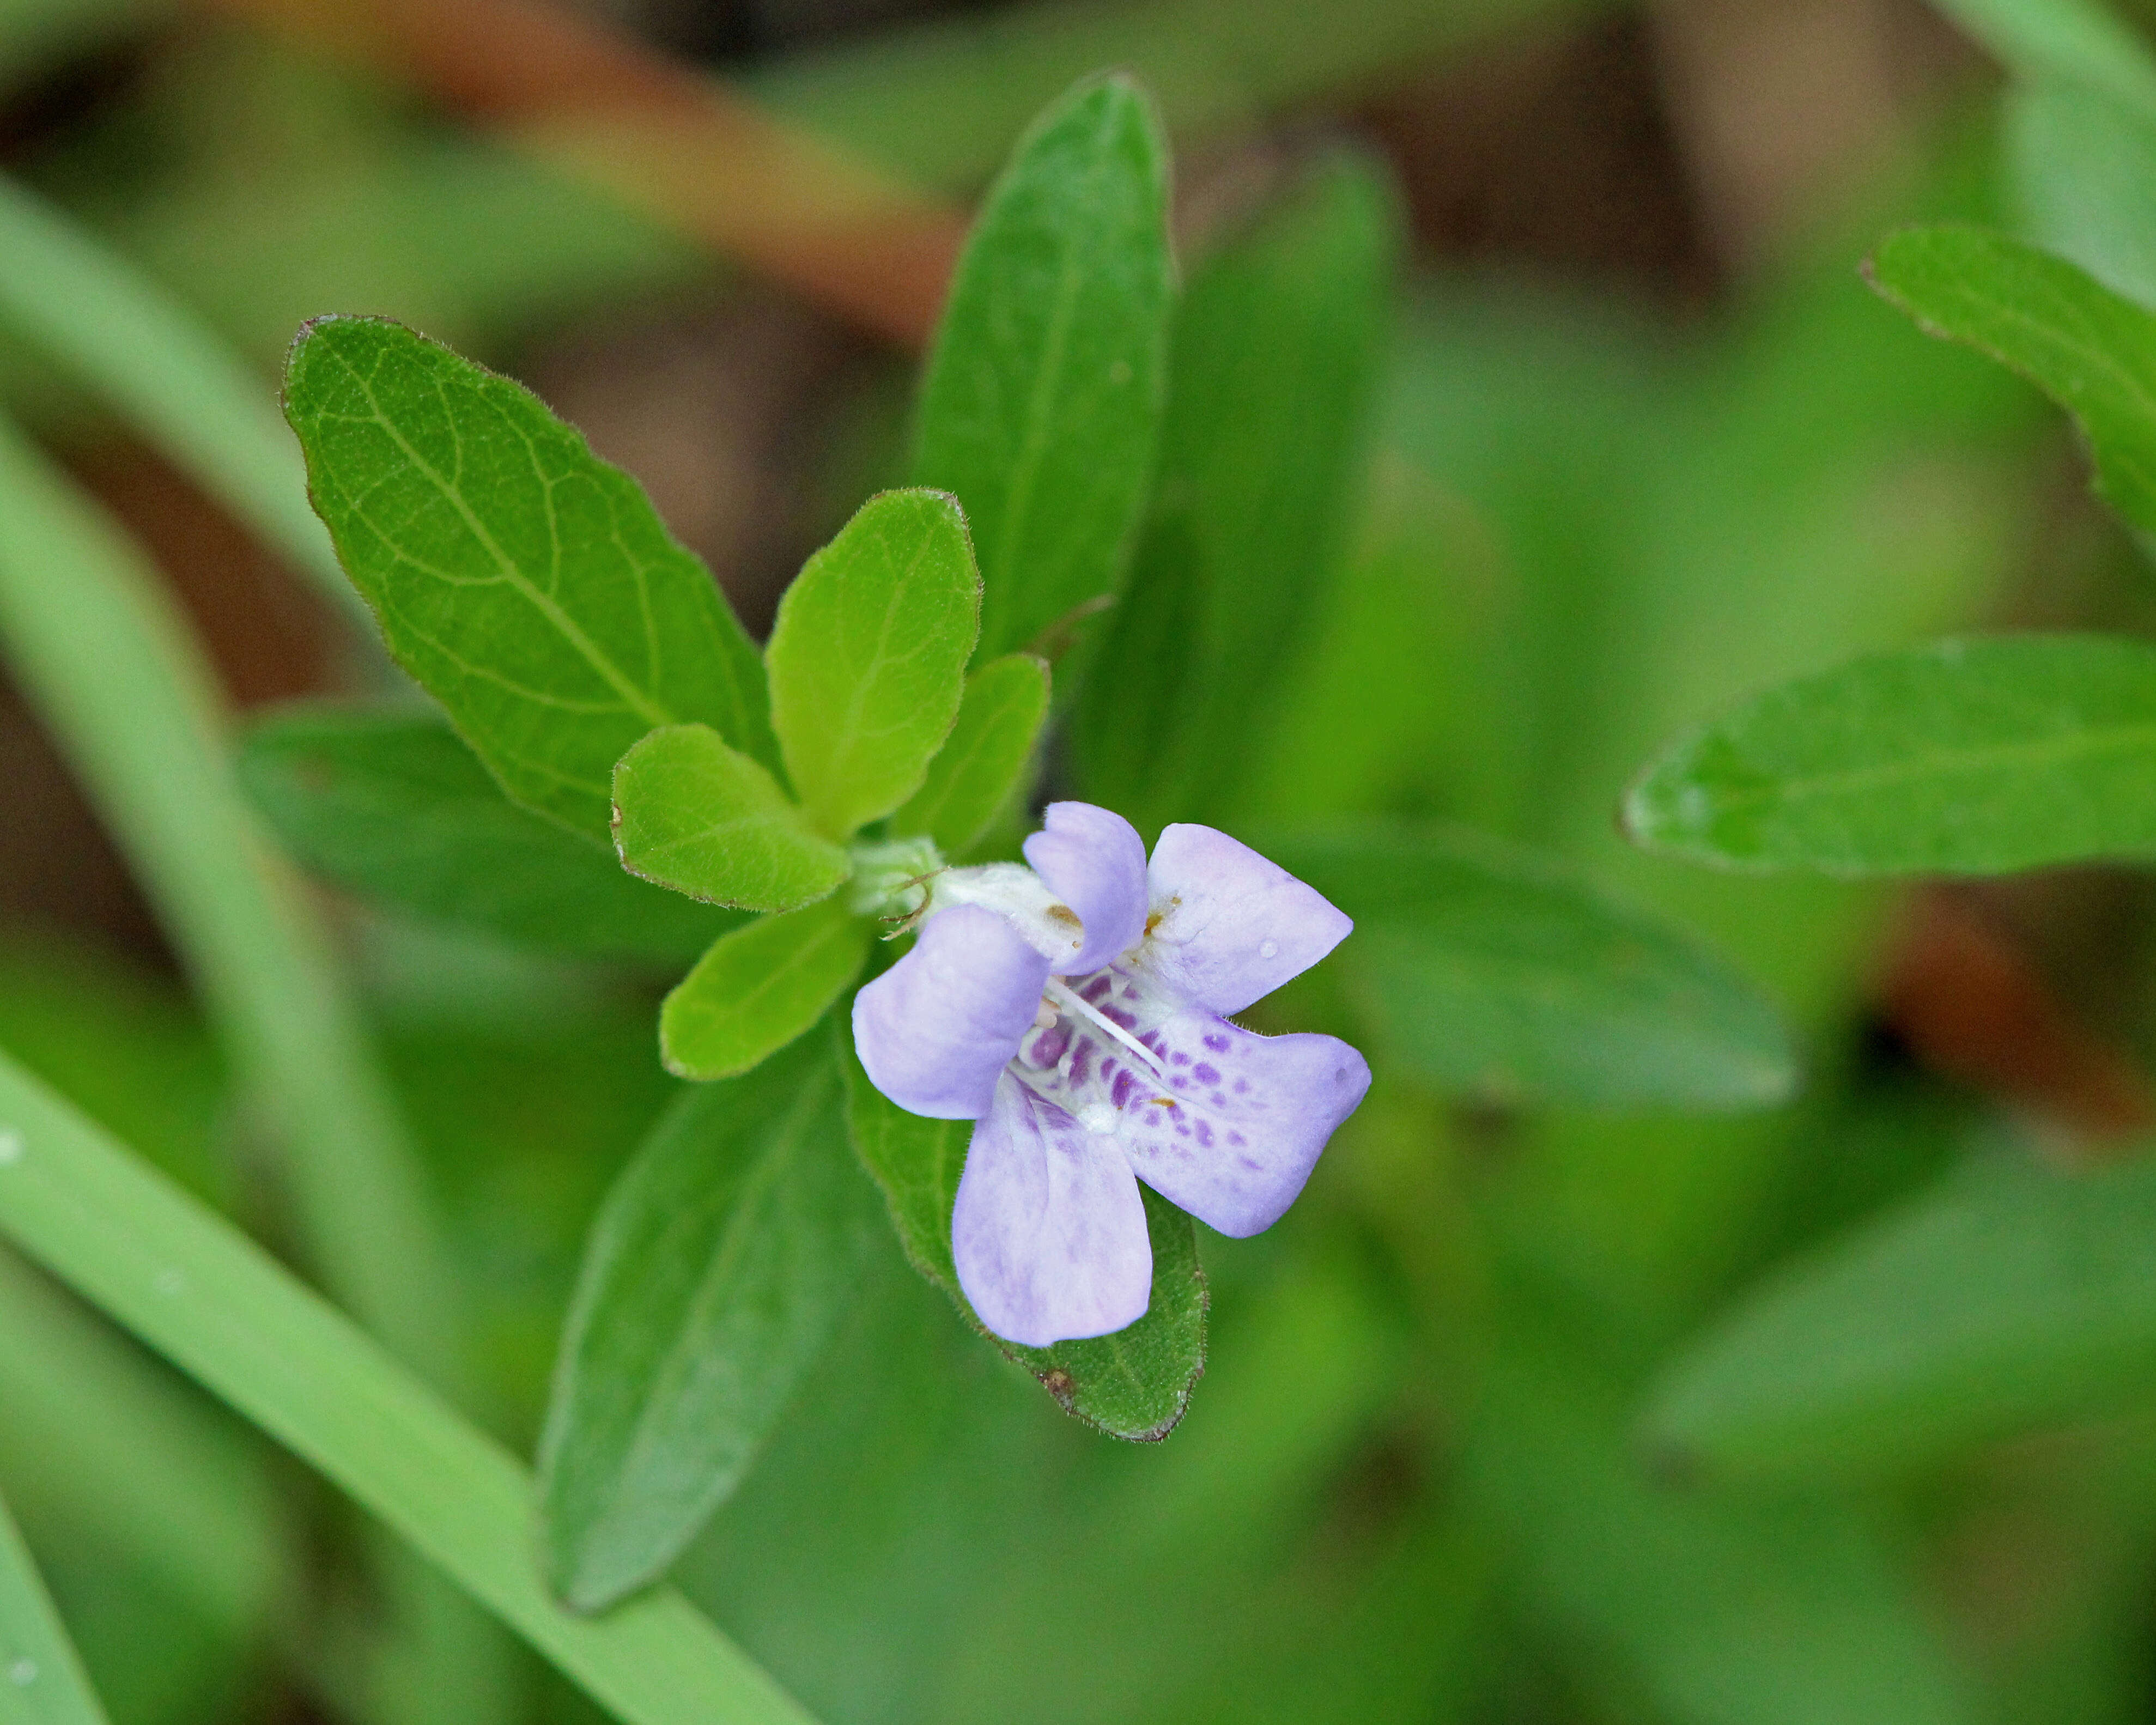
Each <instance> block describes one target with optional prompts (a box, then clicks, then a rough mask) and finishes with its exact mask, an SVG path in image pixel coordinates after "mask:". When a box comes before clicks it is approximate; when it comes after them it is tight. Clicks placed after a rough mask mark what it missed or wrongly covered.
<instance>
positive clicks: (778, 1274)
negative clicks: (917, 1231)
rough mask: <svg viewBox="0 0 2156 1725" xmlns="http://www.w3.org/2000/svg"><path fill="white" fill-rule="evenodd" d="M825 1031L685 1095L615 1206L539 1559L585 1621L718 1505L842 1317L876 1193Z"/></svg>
mask: <svg viewBox="0 0 2156 1725" xmlns="http://www.w3.org/2000/svg"><path fill="white" fill-rule="evenodd" d="M843 1105H844V1095H843V1081H842V1080H841V1079H840V1077H839V1070H838V1066H837V1063H836V1060H835V1057H834V1045H833V1043H832V1041H831V1040H830V1039H829V1038H828V1037H823V1036H816V1037H810V1038H808V1039H806V1040H803V1041H801V1042H798V1043H797V1044H795V1045H794V1046H793V1047H792V1048H790V1049H788V1050H786V1051H785V1052H784V1053H783V1054H781V1055H778V1056H776V1057H774V1058H773V1059H772V1060H768V1061H767V1062H766V1063H765V1064H764V1065H763V1066H762V1068H760V1069H759V1070H757V1071H756V1072H754V1073H752V1074H750V1075H748V1076H746V1077H742V1078H736V1079H733V1080H731V1081H727V1082H726V1083H722V1084H714V1085H708V1086H699V1087H698V1088H697V1089H696V1090H693V1091H690V1092H689V1093H688V1094H686V1095H685V1096H683V1097H682V1098H681V1100H680V1101H679V1102H678V1103H677V1104H676V1105H675V1107H674V1109H673V1110H672V1111H671V1112H670V1113H669V1114H668V1115H667V1116H666V1117H665V1119H664V1120H662V1121H661V1122H660V1124H659V1125H658V1127H656V1128H655V1129H654V1131H653V1132H652V1135H651V1137H649V1139H648V1140H646V1142H645V1143H644V1147H643V1148H642V1149H641V1150H640V1151H639V1152H638V1153H637V1156H636V1158H635V1160H634V1161H633V1162H632V1163H630V1164H629V1167H628V1168H627V1169H626V1170H624V1173H623V1174H622V1176H621V1178H619V1180H618V1181H616V1182H615V1183H614V1187H613V1190H612V1191H611V1192H609V1193H608V1194H607V1200H606V1204H605V1205H604V1207H603V1209H601V1210H600V1212H599V1216H598V1222H597V1223H596V1224H594V1226H593V1230H592V1238H591V1242H590V1245H588V1248H587V1250H586V1252H585V1255H584V1266H583V1274H582V1276H581V1279H580V1280H579V1281H578V1284H577V1296H576V1301H575V1303H574V1305H573V1307H572V1309H571V1311H570V1314H569V1321H568V1327H567V1332H566V1333H565V1334H564V1336H563V1338H562V1358H561V1362H560V1364H559V1367H558V1368H557V1372H556V1375H555V1381H554V1394H553V1401H552V1406H551V1408H550V1409H549V1412H548V1415H547V1430H546V1435H545V1437H544V1439H543V1440H542V1444H541V1446H540V1480H541V1498H542V1504H543V1507H544V1509H543V1513H544V1518H545V1538H546V1555H547V1568H548V1571H549V1574H551V1576H552V1580H553V1584H554V1587H555V1589H556V1590H557V1592H558V1593H559V1594H561V1595H562V1598H563V1599H566V1600H567V1602H568V1603H569V1604H572V1605H573V1606H575V1607H577V1609H582V1610H596V1609H601V1608H603V1607H604V1606H607V1605H609V1604H613V1602H614V1601H615V1600H617V1599H620V1598H622V1597H623V1596H624V1594H629V1593H630V1592H633V1591H634V1589H637V1588H639V1587H640V1586H642V1585H644V1584H645V1583H646V1582H649V1581H651V1580H653V1579H655V1578H656V1577H657V1576H658V1574H660V1571H661V1570H663V1569H664V1568H665V1567H666V1566H667V1564H669V1563H671V1562H672V1561H673V1560H674V1558H675V1557H676V1556H678V1555H679V1554H680V1551H681V1548H683V1547H684V1546H685V1545H686V1544H687V1543H689V1541H690V1539H691V1538H694V1537H695V1535H696V1531H697V1529H698V1528H699V1527H701V1526H702V1525H703V1523H704V1522H705V1521H706V1518H707V1517H709V1516H710V1515H711V1512H712V1511H713V1510H715V1509H716V1508H717V1507H718V1506H719V1505H720V1504H721V1503H722V1502H725V1500H726V1497H728V1496H729V1495H730V1494H731V1492H732V1491H733V1489H734V1487H735V1486H737V1485H738V1484H739V1483H740V1481H741V1480H742V1476H743V1475H745V1474H746V1473H747V1471H748V1469H749V1467H750V1466H751V1464H752V1462H753V1461H754V1460H755V1458H756V1453H757V1449H758V1447H759V1446H760V1445H762V1442H763V1440H764V1439H765V1438H766V1437H767V1435H769V1434H770V1431H771V1429H772V1427H773V1425H775V1424H776V1423H777V1421H778V1416H779V1414H780V1412H781V1410H782V1409H783V1407H784V1405H785V1404H786V1400H787V1398H788V1396H789V1395H791V1394H792V1393H793V1389H794V1386H795V1385H796V1384H798V1383H799V1381H800V1379H801V1377H802V1375H803V1373H804V1372H806V1371H807V1370H808V1367H809V1366H810V1365H811V1364H813V1363H814V1360H815V1358H816V1356H817V1354H818V1353H820V1352H821V1350H822V1348H823V1347H824V1343H826V1342H827V1341H828V1340H829V1337H830V1335H831V1332H832V1331H833V1330H834V1328H835V1327H837V1324H838V1321H839V1317H840V1316H841V1314H842V1313H843V1312H844V1308H845V1302H846V1296H847V1294H848V1292H849V1291H850V1290H851V1288H852V1286H853V1285H854V1282H855V1278H856V1276H858V1274H859V1272H860V1264H861V1260H862V1256H863V1253H864V1250H865V1247H866V1245H867V1243H868V1240H869V1239H870V1232H869V1230H870V1229H872V1228H874V1227H875V1192H874V1190H873V1189H871V1188H870V1185H869V1183H868V1182H866V1181H865V1180H864V1179H862V1178H861V1176H860V1169H859V1168H855V1167H854V1166H853V1165H852V1163H851V1162H850V1158H848V1156H847V1153H846V1130H845V1125H844V1107H843Z"/></svg>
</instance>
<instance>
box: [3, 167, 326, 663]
mask: <svg viewBox="0 0 2156 1725" xmlns="http://www.w3.org/2000/svg"><path fill="white" fill-rule="evenodd" d="M0 321H4V322H5V323H7V324H8V326H9V327H11V328H12V329H13V330H14V331H16V332H17V333H18V334H19V335H21V336H23V337H25V338H26V339H28V341H31V342H33V344H35V345H36V346H37V347H39V348H41V349H43V350H44V352H45V353H46V354H47V355H49V357H52V358H53V359H54V360H57V361H58V362H59V363H60V364H61V365H62V366H63V367H65V368H66V369H67V370H68V371H69V372H72V373H74V375H75V376H76V377H80V379H82V380H83V381H84V382H86V383H88V384H89V385H90V387H91V388H94V389H95V391H96V392H97V393H99V394H100V395H101V396H103V397H104V398H105V400H107V401H108V402H110V403H111V404H112V405H113V406H114V407H115V408H117V409H119V411H120V412H121V413H122V414H123V415H125V416H126V418H127V419H129V420H130V421H131V423H132V424H134V425H135V427H136V429H138V430H139V431H141V433H142V434H143V435H144V436H145V437H146V438H148V439H150V440H151V442H153V443H155V444H157V446H158V447H159V448H160V449H162V450H163V451H164V452H165V453H166V454H167V455H168V456H170V457H171V458H172V460H173V461H174V462H175V463H176V464H177V465H179V466H180V467H182V468H184V469H185V470H187V472H188V473H189V474H191V475H193V476H194V478H195V479H196V480H198V481H199V482H200V483H201V484H202V485H203V487H204V489H206V490H208V491H209V493H210V494H211V495H213V496H214V497H216V498H218V500H219V501H222V502H223V504H224V505H225V506H226V507H227V508H228V509H230V510H231V511H233V513H234V514H235V515H237V516H239V518H240V519H241V520H242V521H245V522H246V523H247V524H248V526H250V527H252V528H253V529H254V531H255V532H256V533H257V534H258V535H259V536H260V537H261V538H262V540H263V542H264V543H265V544H266V545H268V546H269V547H270V549H271V550H273V551H275V552H277V553H278V554H279V555H280V556H281V557H284V558H285V559H286V560H287V561H288V562H290V563H291V564H292V566H293V567H295V568H296V569H298V570H300V572H303V573H304V574H305V575H307V576H309V577H310V578H312V580H313V582H314V584H315V586H316V588H318V589H320V590H321V592H323V593H326V594H327V595H328V596H329V597H330V598H331V600H332V601H334V602H335V603H336V604H338V605H340V606H341V607H342V608H344V609H345V610H346V612H347V613H349V614H351V616H352V618H353V619H354V620H355V621H362V622H363V621H364V620H365V619H366V608H365V607H364V606H362V604H361V603H360V601H359V595H358V594H357V593H355V592H353V590H352V583H350V582H348V581H346V579H345V578H344V571H343V570H341V568H339V567H337V560H336V552H335V551H334V550H333V549H332V548H331V545H330V536H329V534H328V532H327V531H326V529H325V528H324V527H323V526H322V524H321V521H318V520H316V517H315V512H314V511H312V510H311V509H310V508H308V506H307V493H306V473H305V468H304V466H303V465H301V462H300V449H299V445H298V444H295V442H294V441H293V440H292V434H291V433H290V430H289V429H287V428H286V426H285V423H284V421H283V419H282V418H281V417H280V415H279V413H278V411H277V392H276V390H275V387H274V386H273V385H272V384H271V383H270V382H269V381H268V380H267V379H264V378H261V377H256V376H254V373H253V372H250V371H249V369H248V367H246V366H245V365H244V363H243V362H241V361H240V360H239V358H238V357H236V356H235V355H234V354H232V353H230V352H227V351H226V349H225V347H224V346H223V343H222V342H220V341H218V339H217V337H216V336H213V335H212V334H211V333H210V332H209V331H208V329H206V328H204V327H203V326H202V325H200V324H198V322H197V321H195V319H194V317H193V315H192V314H191V313H189V312H188V311H187V310H186V309H185V308H184V307H182V305H179V304H177V302H176V301H174V300H172V299H171V298H169V297H168V296H167V295H166V293H165V292H164V290H162V288H161V287H159V286H158V285H157V284H156V283H155V282H152V281H151V280H148V279H147V278H146V277H145V276H143V275H141V274H140V273H138V272H137V271H136V269H135V267H134V265H132V264H130V263H129V262H128V261H127V260H126V259H124V258H121V257H120V256H118V255H117V254H115V253H113V252H111V251H110V250H108V249H106V248H105V246H104V245H103V244H101V243H100V242H99V241H98V240H96V239H93V238H92V237H91V236H90V235H89V234H86V233H85V232H84V231H83V230H82V229H81V228H79V227H77V226H76V225H75V224H74V223H72V222H70V221H69V219H68V218H67V217H65V216H64V215H63V214H62V213H60V212H59V211H58V210H55V209H54V208H50V207H49V205H47V204H46V203H44V202H43V201H42V200H40V199H39V198H37V197H35V196H34V195H33V193H29V192H28V191H25V190H24V189H23V187H20V186H18V185H15V184H14V183H13V182H10V181H8V180H7V179H5V178H0Z"/></svg>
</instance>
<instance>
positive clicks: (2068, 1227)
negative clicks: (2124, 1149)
mask: <svg viewBox="0 0 2156 1725" xmlns="http://www.w3.org/2000/svg"><path fill="white" fill-rule="evenodd" d="M2152 1402H2156V1165H2152V1164H2150V1163H2145V1162H2143V1163H2134V1164H2133V1165H2131V1166H2127V1167H2120V1168H2107V1169H2103V1170H2102V1171H2100V1172H2097V1173H2057V1172H2053V1171H2051V1170H2048V1169H2045V1168H2038V1167H2035V1166H2031V1165H2029V1164H2026V1163H2021V1162H2019V1161H2005V1160H2000V1161H1996V1162H1986V1163H1979V1164H1977V1165H1974V1166H1972V1167H1970V1168H1965V1169H1963V1170H1962V1171H1960V1172H1959V1173H1956V1174H1955V1175H1953V1176H1952V1177H1951V1178H1948V1180H1947V1181H1946V1182H1945V1183H1943V1185H1942V1186H1941V1187H1939V1188H1938V1189H1935V1190H1933V1191H1931V1192H1928V1193H1925V1194H1922V1195H1920V1196H1919V1197H1917V1199H1914V1200H1913V1201H1912V1202H1910V1203H1908V1204H1904V1205H1902V1206H1901V1207H1899V1208H1898V1209H1896V1210H1895V1211H1893V1212H1892V1213H1891V1214H1886V1215H1883V1216H1881V1217H1878V1218H1877V1219H1874V1220H1872V1221H1871V1222H1868V1223H1866V1224H1864V1225H1863V1226H1861V1228H1859V1229H1858V1230H1856V1231H1855V1232H1854V1233H1853V1234H1852V1235H1849V1236H1847V1237H1845V1238H1843V1239H1840V1240H1835V1241H1834V1242H1832V1243H1830V1244H1829V1245H1825V1247H1823V1248H1821V1249H1820V1250H1815V1251H1814V1252H1812V1253H1810V1254H1809V1255H1807V1256H1805V1257H1804V1258H1802V1259H1799V1260H1796V1261H1794V1262H1792V1263H1790V1264H1789V1265H1787V1266H1784V1267H1783V1268H1782V1269H1781V1270H1779V1271H1777V1272H1776V1273H1775V1274H1774V1276H1771V1277H1770V1278H1769V1279H1768V1281H1766V1282H1765V1283H1763V1285H1762V1286H1759V1287H1758V1288H1757V1289H1756V1290H1754V1291H1752V1292H1751V1293H1750V1294H1748V1296H1746V1297H1744V1298H1743V1299H1742V1300H1740V1301H1738V1302H1737V1303H1736V1304H1735V1306H1734V1307H1732V1308H1730V1309H1728V1310H1727V1311H1725V1312H1723V1313H1722V1316H1721V1317H1719V1318H1718V1319H1717V1321H1716V1322H1715V1323H1714V1325H1713V1326H1712V1328H1710V1329H1709V1330H1708V1332H1707V1334H1706V1335H1705V1336H1704V1337H1702V1338H1701V1339H1700V1340H1699V1341H1697V1343H1694V1344H1693V1345H1692V1346H1691V1348H1689V1349H1687V1350H1686V1352H1685V1353H1682V1354H1681V1355H1680V1356H1679V1357H1678V1358H1677V1359H1676V1360H1675V1361H1674V1362H1673V1363H1671V1366H1670V1367H1669V1368H1668V1370H1667V1371H1666V1373H1665V1374H1664V1376H1663V1378H1662V1379H1661V1384H1659V1386H1658V1388H1657V1389H1656V1390H1655V1394H1654V1396H1653V1398H1652V1399H1651V1401H1650V1405H1649V1407H1648V1409H1647V1411H1646V1413H1645V1416H1644V1419H1643V1422H1642V1430H1643V1432H1644V1433H1645V1435H1646V1437H1647V1438H1648V1440H1650V1442H1651V1443H1652V1444H1653V1445H1655V1447H1656V1448H1657V1449H1658V1450H1662V1451H1664V1452H1666V1453H1667V1454H1669V1455H1671V1457H1672V1459H1673V1460H1676V1461H1691V1462H1695V1463H1697V1464H1699V1465H1701V1466H1707V1467H1710V1468H1713V1469H1716V1470H1717V1471H1729V1472H1732V1473H1744V1474H1748V1475H1750V1474H1758V1475H1771V1476H1778V1477H1804V1476H1815V1475H1817V1474H1819V1473H1820V1472H1862V1471H1872V1470H1881V1469H1897V1468H1906V1467H1908V1466H1914V1465H1916V1464H1918V1463H1922V1462H1928V1461H1936V1460H1938V1458H1940V1457H1942V1456H1945V1455H1953V1454H1955V1453H1958V1452H1960V1451H1963V1450H1968V1449H1969V1448H1972V1447H1974V1445H1977V1444H1979V1443H1981V1442H1984V1441H1985V1440H1989V1439H1991V1438H1994V1437H1997V1436H1999V1435H2001V1434H2004V1433H2006V1432H2010V1431H2015V1430H2024V1429H2026V1428H2028V1427H2030V1426H2035V1425H2047V1424H2058V1423H2063V1422H2065V1421H2067V1420H2081V1419H2085V1418H2090V1417H2094V1416H2097V1415H2099V1414H2110V1413H2115V1412H2118V1411H2121V1410H2123V1409H2127V1408H2130V1407H2145V1406H2147V1405H2148V1404H2150V1403H2152Z"/></svg>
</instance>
